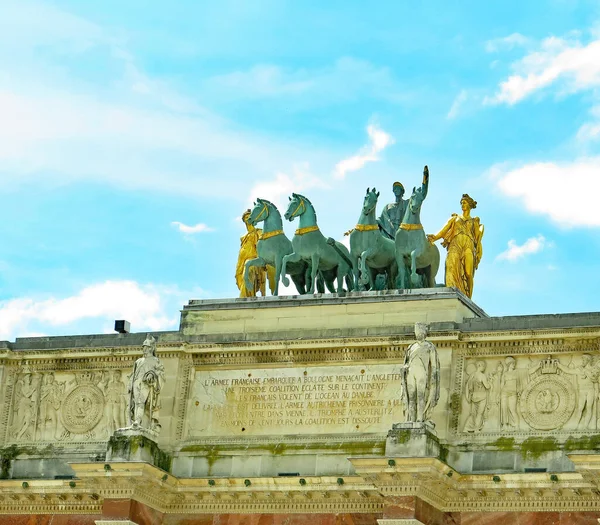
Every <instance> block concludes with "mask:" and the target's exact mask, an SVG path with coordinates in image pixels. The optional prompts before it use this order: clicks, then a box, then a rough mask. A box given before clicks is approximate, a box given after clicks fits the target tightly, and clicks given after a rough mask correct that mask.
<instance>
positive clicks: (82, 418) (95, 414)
mask: <svg viewBox="0 0 600 525" xmlns="http://www.w3.org/2000/svg"><path fill="white" fill-rule="evenodd" d="M103 414H104V395H103V394H102V390H100V389H99V388H98V387H97V386H95V385H79V386H76V387H75V388H74V389H73V390H71V392H69V393H68V394H67V397H66V398H65V402H64V404H63V409H62V416H63V417H62V419H63V425H64V426H65V428H66V429H67V430H68V431H69V432H71V433H73V434H85V433H86V432H89V431H90V430H93V428H94V427H95V426H96V425H97V424H98V423H99V422H100V420H101V419H102V415H103Z"/></svg>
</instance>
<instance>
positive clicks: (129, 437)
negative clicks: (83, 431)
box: [106, 429, 172, 471]
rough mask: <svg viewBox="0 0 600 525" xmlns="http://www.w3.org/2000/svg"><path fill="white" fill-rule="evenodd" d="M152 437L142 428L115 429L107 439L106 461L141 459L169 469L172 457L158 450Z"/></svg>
mask: <svg viewBox="0 0 600 525" xmlns="http://www.w3.org/2000/svg"><path fill="white" fill-rule="evenodd" d="M152 437H154V436H153V435H152V434H149V433H147V432H144V431H143V430H131V429H120V430H117V431H116V432H115V434H114V435H113V436H111V437H110V439H109V441H108V448H107V450H106V461H107V462H111V461H143V462H145V463H149V464H150V465H154V466H155V467H158V468H160V469H163V470H166V471H169V470H170V469H171V462H172V458H171V456H170V455H169V454H166V453H164V452H163V451H161V450H160V448H159V447H158V445H157V444H156V441H154V440H153V439H152Z"/></svg>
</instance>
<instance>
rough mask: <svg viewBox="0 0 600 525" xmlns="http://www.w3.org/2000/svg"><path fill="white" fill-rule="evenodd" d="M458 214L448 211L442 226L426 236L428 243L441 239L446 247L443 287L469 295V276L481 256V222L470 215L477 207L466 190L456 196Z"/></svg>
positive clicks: (471, 293) (470, 292) (477, 264)
mask: <svg viewBox="0 0 600 525" xmlns="http://www.w3.org/2000/svg"><path fill="white" fill-rule="evenodd" d="M460 206H461V208H462V214H461V215H458V214H456V213H453V214H452V217H450V220H449V221H448V222H447V223H446V225H445V226H444V227H443V228H442V229H441V230H440V231H439V232H438V233H437V234H435V235H427V239H428V240H429V242H431V243H434V242H435V241H437V240H438V239H443V242H442V246H443V247H444V248H446V249H447V250H448V255H447V257H446V286H449V287H454V288H457V289H458V290H460V291H461V292H462V293H464V294H465V295H466V296H467V297H472V296H473V277H474V275H475V270H476V269H477V267H478V266H479V261H481V256H482V253H483V251H482V246H481V239H482V237H483V224H481V223H480V221H479V217H471V210H473V209H475V208H476V207H477V202H476V201H474V200H473V199H472V198H471V197H469V195H467V194H466V193H465V194H463V196H462V198H461V199H460Z"/></svg>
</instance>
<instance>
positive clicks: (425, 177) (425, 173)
mask: <svg viewBox="0 0 600 525" xmlns="http://www.w3.org/2000/svg"><path fill="white" fill-rule="evenodd" d="M428 189H429V168H428V167H427V166H425V167H424V168H423V182H422V183H421V193H422V194H423V198H425V197H427V190H428Z"/></svg>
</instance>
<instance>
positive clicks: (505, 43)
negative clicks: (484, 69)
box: [485, 33, 531, 53]
mask: <svg viewBox="0 0 600 525" xmlns="http://www.w3.org/2000/svg"><path fill="white" fill-rule="evenodd" d="M530 41H531V40H530V39H529V38H527V37H526V36H523V35H522V34H521V33H512V34H511V35H508V36H504V37H501V38H493V39H491V40H488V41H487V42H486V43H485V50H486V51H487V52H488V53H497V52H498V51H502V50H505V49H508V50H510V49H513V48H514V47H521V46H526V45H527V44H529V43H530Z"/></svg>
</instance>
